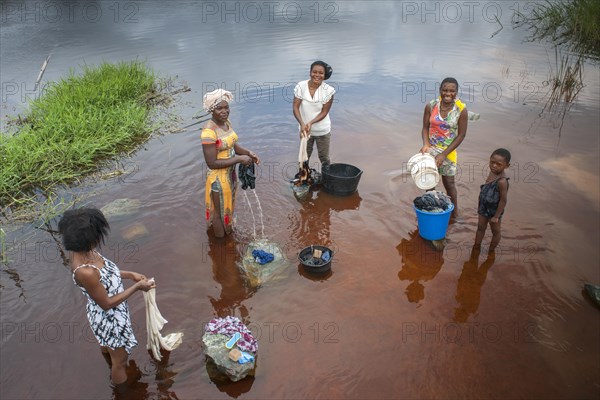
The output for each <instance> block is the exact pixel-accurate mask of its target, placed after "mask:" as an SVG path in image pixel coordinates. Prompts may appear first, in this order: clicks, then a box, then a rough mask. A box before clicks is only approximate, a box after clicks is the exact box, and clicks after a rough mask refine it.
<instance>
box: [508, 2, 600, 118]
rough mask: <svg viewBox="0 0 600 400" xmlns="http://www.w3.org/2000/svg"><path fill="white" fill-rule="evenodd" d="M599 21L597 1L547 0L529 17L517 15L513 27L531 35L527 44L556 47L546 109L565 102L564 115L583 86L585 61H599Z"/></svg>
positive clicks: (549, 79)
mask: <svg viewBox="0 0 600 400" xmlns="http://www.w3.org/2000/svg"><path fill="white" fill-rule="evenodd" d="M599 21H600V2H599V1H597V0H572V1H566V0H553V1H549V0H548V1H546V2H545V3H540V4H536V5H535V6H534V7H533V9H532V10H531V12H530V13H529V14H528V15H525V14H523V13H517V19H516V21H515V22H514V26H515V27H521V26H524V27H525V28H526V29H527V30H528V31H529V32H530V34H529V36H528V38H527V40H528V41H542V40H548V41H550V42H551V43H552V45H553V46H554V50H555V67H553V68H552V69H551V71H550V74H549V78H548V80H547V81H546V82H544V83H545V84H546V85H548V87H549V96H548V98H547V101H546V105H545V107H544V110H549V111H552V110H553V109H555V108H556V107H557V106H558V105H559V104H561V103H563V102H564V103H566V106H565V107H564V108H563V112H562V114H563V116H564V114H565V113H566V111H568V109H569V107H570V104H572V103H573V102H574V101H575V99H576V98H577V95H578V94H579V92H580V91H581V89H582V88H583V86H584V85H583V80H582V76H583V66H584V61H585V60H590V61H591V62H594V63H597V62H598V61H600V22H599Z"/></svg>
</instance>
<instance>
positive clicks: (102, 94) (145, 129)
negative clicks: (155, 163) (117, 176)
mask: <svg viewBox="0 0 600 400" xmlns="http://www.w3.org/2000/svg"><path fill="white" fill-rule="evenodd" d="M82 70H83V73H82V74H80V75H76V73H75V71H73V70H71V71H70V73H69V76H68V77H66V78H64V79H62V80H60V81H59V82H57V83H53V84H49V85H47V87H46V89H45V91H44V92H43V94H42V95H41V96H40V97H39V98H37V99H34V100H32V101H30V104H29V110H28V111H27V113H26V114H25V115H24V117H21V116H20V115H19V116H18V117H17V118H13V119H12V120H11V121H9V123H8V124H7V128H6V129H5V131H3V132H0V160H1V165H2V168H1V169H0V209H1V212H0V217H4V218H7V219H11V217H12V219H14V218H18V219H33V218H36V217H38V216H40V215H43V214H48V213H49V214H53V213H54V214H55V213H56V211H58V212H60V210H59V209H64V208H65V207H66V206H68V204H65V202H68V201H67V200H65V199H64V198H65V197H68V196H63V195H64V193H63V195H60V196H58V195H57V194H58V193H59V192H60V191H64V189H65V188H68V187H69V185H71V186H73V185H75V184H77V183H80V182H82V180H83V179H84V178H85V177H87V176H90V175H91V174H94V173H98V172H99V171H102V169H103V168H104V169H106V168H107V167H108V166H109V165H110V162H111V161H114V160H117V159H118V157H120V156H123V155H128V154H131V153H132V152H133V151H135V150H136V149H137V148H139V145H140V144H142V143H144V142H145V141H147V140H148V139H149V138H150V137H151V136H152V135H153V134H155V133H158V132H159V130H160V129H161V128H164V127H165V125H166V124H167V123H168V122H169V121H173V120H174V119H176V118H174V114H173V113H170V112H166V113H165V112H164V111H165V110H166V109H167V107H163V106H166V105H168V104H170V103H171V100H172V99H173V97H172V95H171V94H170V93H168V92H167V90H166V88H167V86H168V85H169V82H170V81H168V80H161V79H158V78H157V76H156V75H155V74H154V72H153V71H151V70H150V69H149V68H148V67H146V65H145V64H144V63H142V62H139V61H132V62H121V63H118V64H109V63H104V64H101V65H99V66H94V67H90V66H84V67H83V68H82ZM187 90H189V89H187ZM181 91H186V89H183V90H178V91H176V92H181ZM172 93H174V92H172ZM158 109H162V112H163V114H162V115H161V112H157V110H158ZM113 173H115V172H114V171H113ZM53 211H54V212H53ZM23 216H24V218H23Z"/></svg>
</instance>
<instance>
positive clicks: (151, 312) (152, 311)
mask: <svg viewBox="0 0 600 400" xmlns="http://www.w3.org/2000/svg"><path fill="white" fill-rule="evenodd" d="M155 297H156V289H150V290H148V291H147V292H144V301H145V302H146V330H147V331H148V342H147V343H146V348H147V349H152V355H153V356H154V358H155V359H156V360H158V361H160V360H161V359H162V356H161V355H160V348H161V347H162V348H163V349H165V350H167V351H173V350H175V349H176V348H177V346H179V345H180V344H181V338H182V337H183V333H181V332H178V333H171V334H169V335H167V336H161V334H160V330H161V329H162V328H163V326H164V325H165V324H166V323H167V322H169V321H167V320H166V319H164V318H163V316H162V315H161V313H160V311H159V310H158V306H157V305H156V298H155Z"/></svg>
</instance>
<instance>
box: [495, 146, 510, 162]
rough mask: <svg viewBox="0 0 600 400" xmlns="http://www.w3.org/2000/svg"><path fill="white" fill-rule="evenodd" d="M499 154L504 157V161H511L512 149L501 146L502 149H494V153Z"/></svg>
mask: <svg viewBox="0 0 600 400" xmlns="http://www.w3.org/2000/svg"><path fill="white" fill-rule="evenodd" d="M496 154H497V155H499V156H500V157H502V158H504V161H506V162H507V163H509V162H510V151H508V150H506V149H503V148H500V149H496V150H494V152H493V153H492V155H496Z"/></svg>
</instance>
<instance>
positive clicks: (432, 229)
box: [413, 204, 454, 240]
mask: <svg viewBox="0 0 600 400" xmlns="http://www.w3.org/2000/svg"><path fill="white" fill-rule="evenodd" d="M413 208H414V209H415V211H416V212H417V222H418V224H419V235H420V236H421V237H422V238H423V239H427V240H440V239H443V238H445V237H446V231H447V230H448V223H449V222H450V214H451V213H452V210H454V204H450V207H448V209H447V210H446V211H444V212H441V213H437V212H428V211H421V210H419V209H418V208H417V207H415V206H414V204H413Z"/></svg>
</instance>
